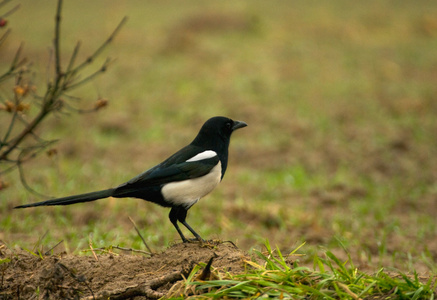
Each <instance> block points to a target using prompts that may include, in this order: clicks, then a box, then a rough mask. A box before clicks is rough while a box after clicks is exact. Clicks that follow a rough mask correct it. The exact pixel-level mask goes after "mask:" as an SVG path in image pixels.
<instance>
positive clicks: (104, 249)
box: [82, 246, 152, 255]
mask: <svg viewBox="0 0 437 300" xmlns="http://www.w3.org/2000/svg"><path fill="white" fill-rule="evenodd" d="M109 249H118V250H122V251H128V252H136V253H142V254H147V255H152V253H150V252H147V251H144V250H138V249H133V248H125V247H120V246H110V247H109ZM93 250H94V251H101V252H108V253H112V252H111V251H109V250H108V249H107V248H93ZM88 251H91V250H90V249H85V250H82V252H88Z"/></svg>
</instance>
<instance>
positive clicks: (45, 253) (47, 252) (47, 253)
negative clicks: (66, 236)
mask: <svg viewBox="0 0 437 300" xmlns="http://www.w3.org/2000/svg"><path fill="white" fill-rule="evenodd" d="M63 241H64V240H61V241H59V243H57V244H56V245H54V246H53V247H52V248H50V249H49V250H47V251H46V252H44V255H49V254H50V252H51V251H52V250H53V249H55V248H56V247H58V246H59V245H60V244H61V243H62V242H63Z"/></svg>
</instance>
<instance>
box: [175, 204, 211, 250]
mask: <svg viewBox="0 0 437 300" xmlns="http://www.w3.org/2000/svg"><path fill="white" fill-rule="evenodd" d="M169 217H170V221H171V222H172V223H173V225H174V227H175V228H176V230H177V231H178V233H179V235H180V236H181V238H182V241H183V242H184V243H186V242H189V240H187V239H186V238H185V236H184V235H183V234H182V231H181V230H180V228H179V226H178V224H177V221H179V222H181V223H182V224H183V225H184V226H185V227H186V228H187V229H188V230H189V231H191V233H192V234H193V235H194V236H195V237H196V239H195V240H197V241H199V242H204V240H203V239H202V238H201V237H200V235H198V234H197V232H195V231H194V229H193V228H191V226H190V225H188V223H187V222H186V221H185V218H186V217H187V209H185V208H184V207H183V206H178V207H173V208H172V209H171V210H170V215H169Z"/></svg>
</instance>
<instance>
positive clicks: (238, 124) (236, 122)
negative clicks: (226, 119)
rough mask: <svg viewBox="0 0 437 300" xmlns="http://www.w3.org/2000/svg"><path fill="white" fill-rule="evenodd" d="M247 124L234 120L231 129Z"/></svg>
mask: <svg viewBox="0 0 437 300" xmlns="http://www.w3.org/2000/svg"><path fill="white" fill-rule="evenodd" d="M246 126H247V124H246V123H245V122H243V121H234V124H233V125H232V131H235V130H237V129H239V128H243V127H246Z"/></svg>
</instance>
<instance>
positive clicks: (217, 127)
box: [193, 117, 247, 146]
mask: <svg viewBox="0 0 437 300" xmlns="http://www.w3.org/2000/svg"><path fill="white" fill-rule="evenodd" d="M246 126H247V124H246V123H245V122H242V121H234V120H232V119H229V118H226V117H213V118H211V119H209V120H208V121H206V122H205V124H203V126H202V128H201V129H200V131H199V134H198V135H197V137H196V138H195V140H194V141H193V143H194V144H197V145H200V144H202V145H203V146H204V145H205V144H210V143H211V142H214V141H217V142H221V143H223V142H225V143H229V140H230V138H231V134H232V132H234V131H235V130H237V129H240V128H243V127H246ZM217 139H218V140H217Z"/></svg>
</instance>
